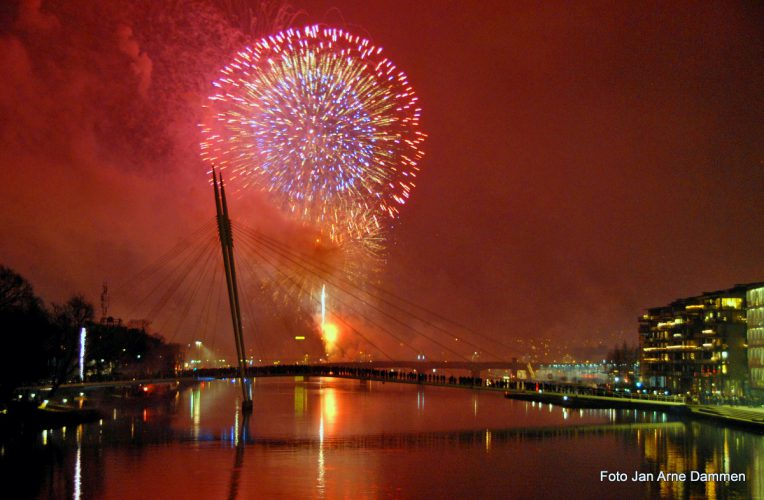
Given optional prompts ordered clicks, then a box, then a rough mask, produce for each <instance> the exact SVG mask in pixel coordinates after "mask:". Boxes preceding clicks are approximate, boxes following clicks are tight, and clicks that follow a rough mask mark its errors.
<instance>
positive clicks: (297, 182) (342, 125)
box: [201, 25, 425, 243]
mask: <svg viewBox="0 0 764 500" xmlns="http://www.w3.org/2000/svg"><path fill="white" fill-rule="evenodd" d="M213 85H214V86H215V88H216V92H215V93H214V95H212V96H211V97H210V98H209V104H208V108H209V111H210V113H209V119H208V121H207V123H205V124H202V126H201V128H202V133H203V136H204V140H203V142H202V144H201V148H202V157H203V158H204V159H205V160H206V161H207V162H209V163H210V164H215V165H219V166H220V167H221V168H223V169H228V171H229V172H230V177H231V180H232V182H234V183H236V184H238V186H239V187H240V188H246V187H250V186H251V187H254V188H257V189H260V190H263V191H267V192H268V193H270V194H271V196H272V197H273V198H274V200H275V201H276V202H277V203H278V204H279V205H280V206H281V208H282V209H283V210H285V211H287V212H288V213H290V214H292V216H293V217H295V218H297V219H299V220H301V221H303V222H307V223H309V224H311V225H313V226H315V227H316V228H317V229H318V230H319V231H320V232H321V233H322V234H324V235H326V236H327V237H328V238H329V239H330V240H331V241H333V242H335V243H342V242H344V241H347V240H357V239H364V238H366V237H369V236H373V237H376V236H375V235H378V234H379V231H380V227H381V225H382V222H381V221H383V220H385V219H386V218H395V217H396V216H397V214H398V207H399V206H400V205H403V204H404V203H405V202H406V200H407V199H408V198H409V196H410V194H411V191H412V189H413V188H414V186H415V182H416V175H417V170H418V167H417V164H418V162H419V161H420V160H421V158H422V156H423V153H422V151H421V149H420V146H421V144H422V142H423V140H424V138H425V134H424V133H422V132H421V131H420V130H419V116H420V109H419V108H418V105H417V97H416V96H415V94H414V91H413V89H412V88H411V86H410V85H409V83H408V81H407V78H406V75H405V74H404V73H402V72H400V71H398V70H397V69H396V67H395V66H394V65H393V63H392V62H391V61H390V60H389V59H387V58H386V57H384V56H383V54H382V49H381V48H380V47H375V46H374V45H372V44H371V43H370V42H369V41H368V40H365V39H363V38H360V37H358V36H354V35H351V34H350V33H348V32H346V31H343V30H340V29H331V28H319V27H318V26H315V25H314V26H308V27H306V28H304V29H302V30H292V29H290V30H286V31H283V32H281V33H279V34H276V35H273V36H270V37H267V38H264V39H262V40H260V41H259V42H257V43H256V44H255V45H254V46H252V47H250V48H247V49H245V50H243V51H241V52H239V53H238V54H237V55H236V57H235V58H234V59H233V61H232V62H231V63H230V64H228V65H227V66H226V67H225V68H223V70H222V71H221V74H220V77H219V78H218V79H217V80H216V81H215V82H213Z"/></svg>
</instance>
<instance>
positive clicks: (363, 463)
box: [0, 378, 764, 500]
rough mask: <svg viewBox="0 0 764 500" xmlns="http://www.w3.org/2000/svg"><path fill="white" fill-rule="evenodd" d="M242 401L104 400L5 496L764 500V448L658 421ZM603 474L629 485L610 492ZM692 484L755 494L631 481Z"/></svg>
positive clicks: (183, 396) (11, 464)
mask: <svg viewBox="0 0 764 500" xmlns="http://www.w3.org/2000/svg"><path fill="white" fill-rule="evenodd" d="M240 396H241V390H240V389H239V387H238V385H236V384H235V383H232V382H230V381H210V382H204V383H200V384H198V385H196V386H193V387H189V388H186V389H184V390H182V391H181V392H180V393H178V394H177V395H176V396H174V397H167V398H161V399H132V400H120V399H116V398H114V399H103V400H102V401H100V405H101V406H100V407H101V408H102V409H103V410H104V412H105V414H106V415H107V417H106V418H104V420H103V421H101V422H97V423H94V424H88V425H82V426H79V427H76V428H72V427H69V428H66V429H57V430H53V431H45V432H42V433H40V434H38V435H36V436H33V437H32V438H30V439H31V441H32V442H26V443H18V444H16V445H14V446H8V447H3V449H2V450H0V451H1V452H2V453H1V456H0V464H1V465H2V473H3V476H4V477H3V482H4V487H5V488H7V485H8V484H17V485H19V486H20V488H21V491H20V493H19V497H20V498H73V499H79V498H82V499H85V498H95V499H101V498H114V499H141V500H149V499H163V498H168V499H172V498H179V499H196V498H205V499H207V498H210V499H216V498H242V499H243V498H330V499H333V498H353V499H355V498H615V497H617V498H645V497H648V498H649V497H666V498H694V497H697V498H764V436H762V435H760V434H755V433H750V432H746V431H742V430H735V429H728V428H724V427H719V426H716V425H714V424H709V423H699V422H694V421H683V420H675V419H672V418H671V417H667V416H666V415H663V414H660V413H653V412H637V411H612V410H567V409H563V408H561V407H555V406H550V405H536V404H533V403H526V402H522V401H512V400H507V399H505V398H503V396H502V394H500V393H488V392H475V391H471V390H464V389H453V388H438V387H426V386H417V385H404V384H390V383H388V384H382V383H376V382H371V383H361V382H359V381H357V380H341V379H328V378H311V379H308V380H303V379H301V378H297V379H293V378H271V379H266V378H260V379H257V380H256V381H255V383H254V386H253V399H254V411H253V413H252V414H251V416H249V417H245V416H244V415H242V413H241V412H240V410H239V407H240ZM602 470H608V471H621V472H625V473H627V475H628V476H629V480H627V481H626V482H618V483H613V482H602V481H600V471H602ZM691 470H697V471H700V472H742V473H745V474H746V476H747V480H746V481H745V482H735V483H726V484H725V483H705V482H658V481H654V482H632V481H631V480H630V479H631V476H633V475H634V472H635V471H640V472H653V473H655V474H656V475H657V473H658V472H659V471H664V472H688V473H689V471H691ZM6 491H8V490H7V489H6ZM3 496H4V497H5V495H3Z"/></svg>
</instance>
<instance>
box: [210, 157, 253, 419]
mask: <svg viewBox="0 0 764 500" xmlns="http://www.w3.org/2000/svg"><path fill="white" fill-rule="evenodd" d="M212 185H213V191H214V193H215V211H216V214H217V222H218V236H219V237H220V248H221V251H222V254H223V267H224V268H225V280H226V284H227V286H228V305H229V306H230V309H231V323H232V324H233V336H234V340H235V343H236V357H237V359H238V362H239V363H238V364H239V382H240V385H241V392H242V398H243V399H242V403H241V407H242V410H243V411H251V410H252V397H251V395H250V393H249V391H248V390H247V384H246V351H245V350H244V334H243V329H242V326H241V325H242V322H241V306H240V305H239V289H238V286H237V284H236V264H235V261H234V258H233V232H232V231H231V219H230V218H229V217H228V204H227V203H226V197H225V185H224V184H223V174H222V173H220V174H217V173H216V172H215V169H214V168H213V169H212Z"/></svg>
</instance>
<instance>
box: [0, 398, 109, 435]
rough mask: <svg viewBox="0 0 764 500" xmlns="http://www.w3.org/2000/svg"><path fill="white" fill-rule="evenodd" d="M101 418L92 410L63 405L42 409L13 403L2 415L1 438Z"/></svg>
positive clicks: (21, 403)
mask: <svg viewBox="0 0 764 500" xmlns="http://www.w3.org/2000/svg"><path fill="white" fill-rule="evenodd" d="M100 418H102V416H101V414H100V413H99V412H98V411H97V410H95V409H92V408H73V407H69V406H61V405H47V406H46V407H44V408H40V407H39V406H38V405H35V404H29V403H23V402H11V403H9V404H8V406H7V408H6V409H5V410H3V412H2V413H0V438H3V439H5V438H8V437H13V436H14V435H18V434H23V433H29V432H37V431H40V430H43V429H57V428H60V427H65V426H69V425H79V424H84V423H88V422H95V421H97V420H99V419H100Z"/></svg>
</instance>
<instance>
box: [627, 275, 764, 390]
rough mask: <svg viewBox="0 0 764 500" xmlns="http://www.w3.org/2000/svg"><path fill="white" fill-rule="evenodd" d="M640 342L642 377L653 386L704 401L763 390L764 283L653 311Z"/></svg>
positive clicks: (641, 329)
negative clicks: (696, 397) (758, 388)
mask: <svg viewBox="0 0 764 500" xmlns="http://www.w3.org/2000/svg"><path fill="white" fill-rule="evenodd" d="M752 342H756V343H754V344H752ZM639 343H640V373H641V376H642V381H643V383H644V384H645V385H647V386H649V387H656V388H663V389H667V390H669V391H671V392H672V393H690V394H692V395H696V396H700V397H702V398H706V397H724V398H734V397H742V396H745V395H748V394H749V393H750V391H751V389H756V388H757V387H761V388H764V284H762V283H753V284H746V285H736V286H734V287H732V288H729V289H726V290H718V291H715V292H706V293H703V294H702V295H698V296H696V297H688V298H684V299H679V300H676V301H674V302H672V303H671V304H669V305H667V306H663V307H654V308H651V309H648V311H647V313H646V314H644V315H643V316H642V317H640V318H639ZM749 366H750V367H751V368H755V371H754V370H749Z"/></svg>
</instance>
